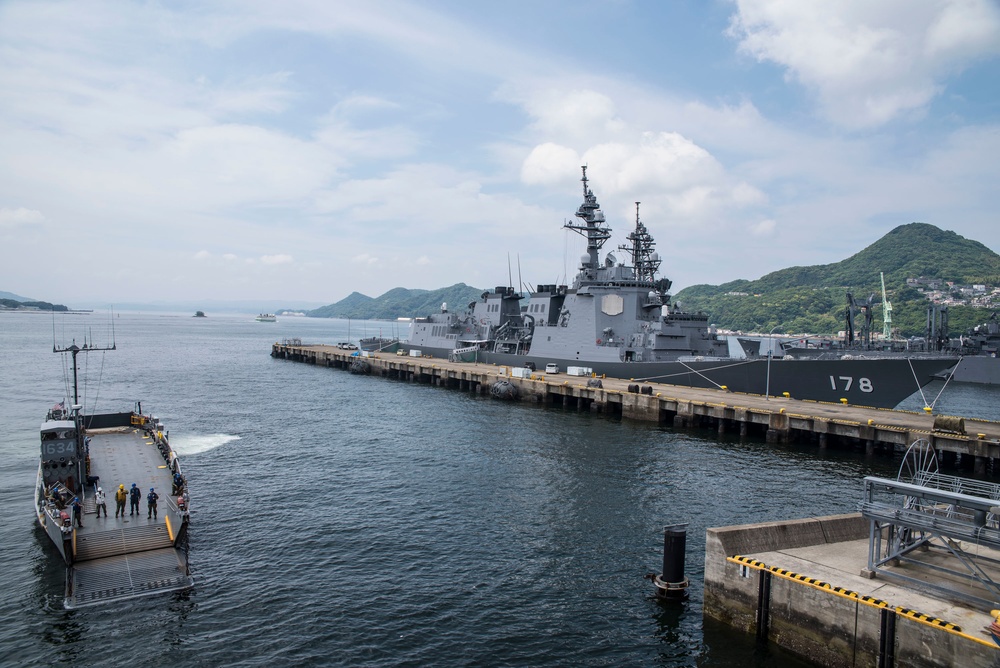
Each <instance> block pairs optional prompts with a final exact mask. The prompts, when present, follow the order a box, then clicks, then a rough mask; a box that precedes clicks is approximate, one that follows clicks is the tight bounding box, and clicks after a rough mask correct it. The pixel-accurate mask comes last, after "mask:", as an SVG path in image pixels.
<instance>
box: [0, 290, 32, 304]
mask: <svg viewBox="0 0 1000 668" xmlns="http://www.w3.org/2000/svg"><path fill="white" fill-rule="evenodd" d="M0 299H12V300H14V301H16V302H33V301H36V300H34V299H32V298H31V297H22V296H20V295H15V294H14V293H13V292H4V291H3V290H0Z"/></svg>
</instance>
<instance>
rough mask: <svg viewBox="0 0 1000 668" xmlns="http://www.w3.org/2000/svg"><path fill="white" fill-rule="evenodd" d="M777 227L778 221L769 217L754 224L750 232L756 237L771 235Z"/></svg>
mask: <svg viewBox="0 0 1000 668" xmlns="http://www.w3.org/2000/svg"><path fill="white" fill-rule="evenodd" d="M777 229H778V223H777V222H776V221H774V220H771V219H770V218H769V219H767V220H762V221H760V222H758V223H756V224H755V225H752V226H751V227H750V233H751V234H753V235H754V236H756V237H770V236H773V235H774V233H775V231H776V230H777Z"/></svg>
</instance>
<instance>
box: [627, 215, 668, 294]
mask: <svg viewBox="0 0 1000 668" xmlns="http://www.w3.org/2000/svg"><path fill="white" fill-rule="evenodd" d="M639 204H640V202H636V203H635V230H634V231H633V232H630V233H629V235H628V237H627V238H628V240H629V241H631V242H632V245H631V246H619V247H618V249H619V250H623V251H625V252H627V253H629V254H630V255H631V256H632V266H633V267H635V280H637V281H638V282H640V283H652V282H653V281H654V280H655V278H656V272H657V271H659V269H660V256H659V255H657V254H656V253H655V252H654V250H653V249H654V248H655V247H656V243H655V242H654V241H653V237H652V236H651V235H650V234H649V231H648V230H647V229H646V226H645V225H643V224H642V221H641V220H639Z"/></svg>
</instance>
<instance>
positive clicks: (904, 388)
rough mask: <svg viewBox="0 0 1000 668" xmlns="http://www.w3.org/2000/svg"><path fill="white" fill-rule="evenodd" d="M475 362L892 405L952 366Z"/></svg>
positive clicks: (442, 352) (505, 356) (519, 358)
mask: <svg viewBox="0 0 1000 668" xmlns="http://www.w3.org/2000/svg"><path fill="white" fill-rule="evenodd" d="M419 350H420V352H421V354H423V355H430V356H432V357H443V358H447V357H448V355H449V353H450V352H451V351H450V350H449V349H447V348H427V347H421V348H420V349H419ZM475 361H477V362H481V363H486V364H496V365H499V366H511V367H523V366H525V365H527V364H534V365H535V368H536V369H538V370H539V371H537V372H536V373H542V372H541V371H540V370H541V369H544V368H545V365H546V364H551V363H554V364H557V365H559V367H560V371H561V372H565V371H566V369H567V368H568V367H570V366H578V367H580V366H582V367H586V368H589V369H591V371H592V372H593V373H594V374H595V375H597V376H602V375H603V376H608V377H611V378H624V379H630V380H634V381H635V382H637V383H662V384H666V385H679V386H683V387H698V388H708V389H721V388H723V387H724V388H726V389H727V390H729V391H731V392H743V393H747V394H760V395H765V394H767V395H771V396H782V395H783V394H785V393H788V395H789V396H790V397H791V398H793V399H806V400H810V401H825V402H831V403H842V400H844V399H846V400H847V403H849V404H853V405H859V406H871V407H874V408H895V407H896V406H898V405H899V404H900V403H901V402H902V401H903V400H904V399H906V398H907V397H909V396H910V395H912V394H913V393H915V392H917V391H918V390H919V389H920V388H921V387H923V386H924V385H926V384H928V383H929V382H931V381H932V380H934V378H935V375H936V374H939V373H941V372H944V371H946V370H947V369H948V368H949V367H951V366H953V365H954V363H955V362H954V360H951V359H948V358H921V359H910V358H895V359H855V360H809V359H771V360H768V359H767V358H766V357H765V358H753V359H728V358H717V359H701V360H692V361H682V360H676V361H664V362H594V361H588V360H584V359H579V358H554V357H538V356H532V355H530V354H529V355H516V354H509V353H495V352H487V351H479V352H478V353H477V354H476V359H475Z"/></svg>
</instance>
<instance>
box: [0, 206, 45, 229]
mask: <svg viewBox="0 0 1000 668" xmlns="http://www.w3.org/2000/svg"><path fill="white" fill-rule="evenodd" d="M44 220H45V216H44V215H42V212H41V211H35V210H34V209H26V208H24V207H18V208H16V209H7V208H0V228H3V227H7V228H14V227H31V226H36V225H41V224H42V221H44Z"/></svg>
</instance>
